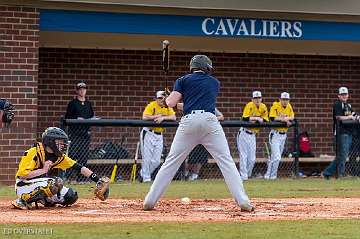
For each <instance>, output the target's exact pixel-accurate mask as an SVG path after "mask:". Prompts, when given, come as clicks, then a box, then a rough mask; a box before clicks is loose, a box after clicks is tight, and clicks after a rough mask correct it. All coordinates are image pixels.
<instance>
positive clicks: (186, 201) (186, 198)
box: [180, 197, 191, 204]
mask: <svg viewBox="0 0 360 239" xmlns="http://www.w3.org/2000/svg"><path fill="white" fill-rule="evenodd" d="M180 201H181V203H182V204H190V202H191V200H190V198H188V197H183V198H181V199H180Z"/></svg>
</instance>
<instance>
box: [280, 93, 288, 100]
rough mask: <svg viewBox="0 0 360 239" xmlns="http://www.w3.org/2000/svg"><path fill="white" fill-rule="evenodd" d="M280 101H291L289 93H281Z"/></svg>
mask: <svg viewBox="0 0 360 239" xmlns="http://www.w3.org/2000/svg"><path fill="white" fill-rule="evenodd" d="M280 99H286V100H290V94H289V93H287V92H283V93H281V96H280Z"/></svg>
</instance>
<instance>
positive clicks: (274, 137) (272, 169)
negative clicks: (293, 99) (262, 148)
mask: <svg viewBox="0 0 360 239" xmlns="http://www.w3.org/2000/svg"><path fill="white" fill-rule="evenodd" d="M289 101H290V94H289V93H287V92H283V93H281V96H280V101H278V102H274V103H273V105H272V106H271V108H270V114H269V117H270V120H272V121H280V122H285V123H286V124H287V126H291V124H292V120H294V117H295V114H294V111H293V108H292V106H291V104H290V103H289ZM287 131H288V128H286V127H284V128H276V129H271V131H270V134H269V144H270V148H271V154H270V158H269V160H268V167H267V171H266V173H265V175H264V178H265V179H276V178H277V171H278V167H279V164H280V160H281V154H282V152H283V150H284V146H285V141H286V133H287Z"/></svg>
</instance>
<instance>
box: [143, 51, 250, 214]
mask: <svg viewBox="0 0 360 239" xmlns="http://www.w3.org/2000/svg"><path fill="white" fill-rule="evenodd" d="M212 69H213V67H212V62H211V60H210V58H209V57H207V56H205V55H195V56H194V57H193V58H192V59H191V61H190V72H191V73H190V74H186V75H184V76H182V77H180V78H179V79H177V80H176V82H175V85H174V90H173V92H171V94H170V95H169V96H168V97H167V98H166V100H165V102H166V104H167V105H168V106H169V107H174V106H175V105H177V103H179V101H180V100H183V102H184V116H183V117H182V118H181V120H180V123H179V127H178V128H177V130H176V133H175V136H174V140H173V143H172V145H171V148H170V152H169V154H168V156H167V158H166V160H165V162H164V164H163V165H162V167H161V168H160V170H159V172H158V174H157V175H156V178H155V180H154V183H153V184H152V185H151V188H150V191H149V193H148V194H147V195H146V197H145V200H144V210H152V209H153V208H154V207H155V204H156V202H157V201H158V200H159V199H160V197H161V195H162V194H163V193H164V191H165V189H166V187H167V186H168V185H169V184H170V182H171V180H172V179H173V177H174V175H175V173H176V171H177V170H178V168H179V167H180V165H181V164H182V163H183V162H184V160H185V159H186V157H187V156H188V154H189V153H190V152H191V150H192V149H193V148H194V147H195V146H196V145H198V144H202V145H203V146H204V147H205V148H206V150H207V151H208V152H209V153H210V154H211V155H212V156H213V158H214V159H215V160H216V162H217V164H218V166H219V168H220V170H221V172H222V174H223V176H224V178H225V182H226V184H227V185H228V187H229V189H230V192H231V194H232V195H233V197H234V198H235V200H236V202H237V204H238V205H239V206H240V207H241V209H243V210H245V211H252V210H253V209H254V208H253V206H252V205H251V203H250V200H249V198H248V196H247V195H246V192H245V190H244V187H243V184H242V180H241V177H240V174H239V172H238V171H237V169H236V166H235V163H234V161H233V159H232V157H231V154H230V150H229V145H228V143H227V140H226V137H225V134H224V131H223V129H222V127H221V125H220V123H219V121H218V120H217V118H216V116H215V105H216V98H217V96H218V94H219V88H220V82H219V81H218V80H217V79H216V78H215V77H213V76H211V75H210V74H211V71H212Z"/></svg>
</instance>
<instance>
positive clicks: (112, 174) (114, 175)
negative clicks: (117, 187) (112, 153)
mask: <svg viewBox="0 0 360 239" xmlns="http://www.w3.org/2000/svg"><path fill="white" fill-rule="evenodd" d="M118 162H119V158H117V159H116V162H115V165H114V168H113V170H112V172H111V176H110V183H114V182H115V177H116V172H117V168H118Z"/></svg>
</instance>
